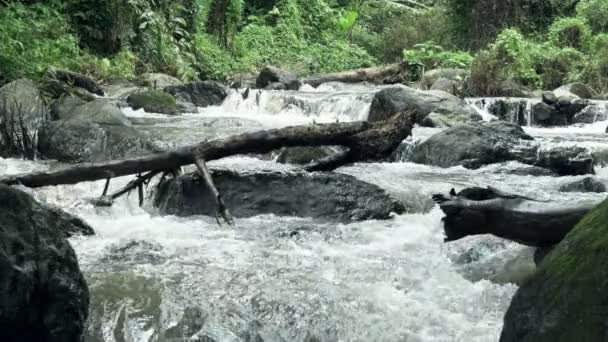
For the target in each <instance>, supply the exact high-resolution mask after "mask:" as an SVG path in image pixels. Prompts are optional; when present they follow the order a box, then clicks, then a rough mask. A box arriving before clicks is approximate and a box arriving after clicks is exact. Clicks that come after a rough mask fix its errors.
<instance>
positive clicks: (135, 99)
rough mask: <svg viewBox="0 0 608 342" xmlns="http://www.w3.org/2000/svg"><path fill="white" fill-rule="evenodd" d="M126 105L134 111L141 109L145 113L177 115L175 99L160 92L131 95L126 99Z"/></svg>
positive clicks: (152, 91) (150, 91)
mask: <svg viewBox="0 0 608 342" xmlns="http://www.w3.org/2000/svg"><path fill="white" fill-rule="evenodd" d="M127 103H128V104H129V106H131V108H133V109H135V110H138V109H141V108H143V109H144V111H146V112H147V113H160V114H168V115H176V114H177V113H178V108H177V103H176V102H175V97H173V95H171V94H168V93H165V92H163V91H160V90H148V91H144V92H139V93H133V94H131V95H129V97H128V98H127Z"/></svg>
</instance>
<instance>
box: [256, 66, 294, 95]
mask: <svg viewBox="0 0 608 342" xmlns="http://www.w3.org/2000/svg"><path fill="white" fill-rule="evenodd" d="M277 83H278V84H282V86H279V85H278V84H277ZM255 85H256V87H257V88H259V89H266V88H267V87H268V86H271V85H272V87H273V89H277V88H278V87H279V88H282V87H284V89H286V90H298V89H300V87H301V86H302V82H301V81H300V80H298V78H297V76H296V75H294V74H292V73H290V72H288V71H285V70H281V69H279V68H276V67H273V66H265V67H264V68H263V69H262V70H261V71H260V73H259V74H258V77H257V79H256V82H255Z"/></svg>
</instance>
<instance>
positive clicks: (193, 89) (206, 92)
mask: <svg viewBox="0 0 608 342" xmlns="http://www.w3.org/2000/svg"><path fill="white" fill-rule="evenodd" d="M164 90H165V91H166V92H167V93H169V94H171V95H173V96H175V98H176V99H177V100H178V101H183V102H189V103H193V104H194V105H195V106H197V107H209V106H218V105H220V104H222V102H224V99H225V98H226V96H228V91H227V89H226V87H224V86H223V85H221V84H220V83H218V82H214V81H199V82H192V83H187V84H184V85H178V86H169V87H166V88H165V89H164Z"/></svg>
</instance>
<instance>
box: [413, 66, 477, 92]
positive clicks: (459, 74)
mask: <svg viewBox="0 0 608 342" xmlns="http://www.w3.org/2000/svg"><path fill="white" fill-rule="evenodd" d="M468 75H469V70H466V69H456V68H445V69H443V68H442V69H432V70H429V71H427V72H425V73H424V75H423V76H422V87H423V88H424V89H429V88H430V87H432V86H433V85H434V84H435V83H436V82H437V81H438V80H439V79H441V78H443V79H447V80H451V81H457V82H463V81H464V80H465V78H466V77H467V76H468Z"/></svg>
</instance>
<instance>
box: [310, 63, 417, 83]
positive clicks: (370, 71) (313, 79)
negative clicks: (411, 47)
mask: <svg viewBox="0 0 608 342" xmlns="http://www.w3.org/2000/svg"><path fill="white" fill-rule="evenodd" d="M404 72H405V70H404V66H403V65H402V64H389V65H385V66H379V67H373V68H365V69H356V70H348V71H342V72H336V73H330V74H318V75H312V76H309V77H307V78H305V79H303V80H302V83H305V84H309V85H311V86H313V87H315V88H316V87H318V86H319V85H321V84H323V83H327V82H342V83H358V82H372V83H377V84H385V83H399V82H401V81H402V80H401V78H402V77H400V76H402V75H403V74H404Z"/></svg>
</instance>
